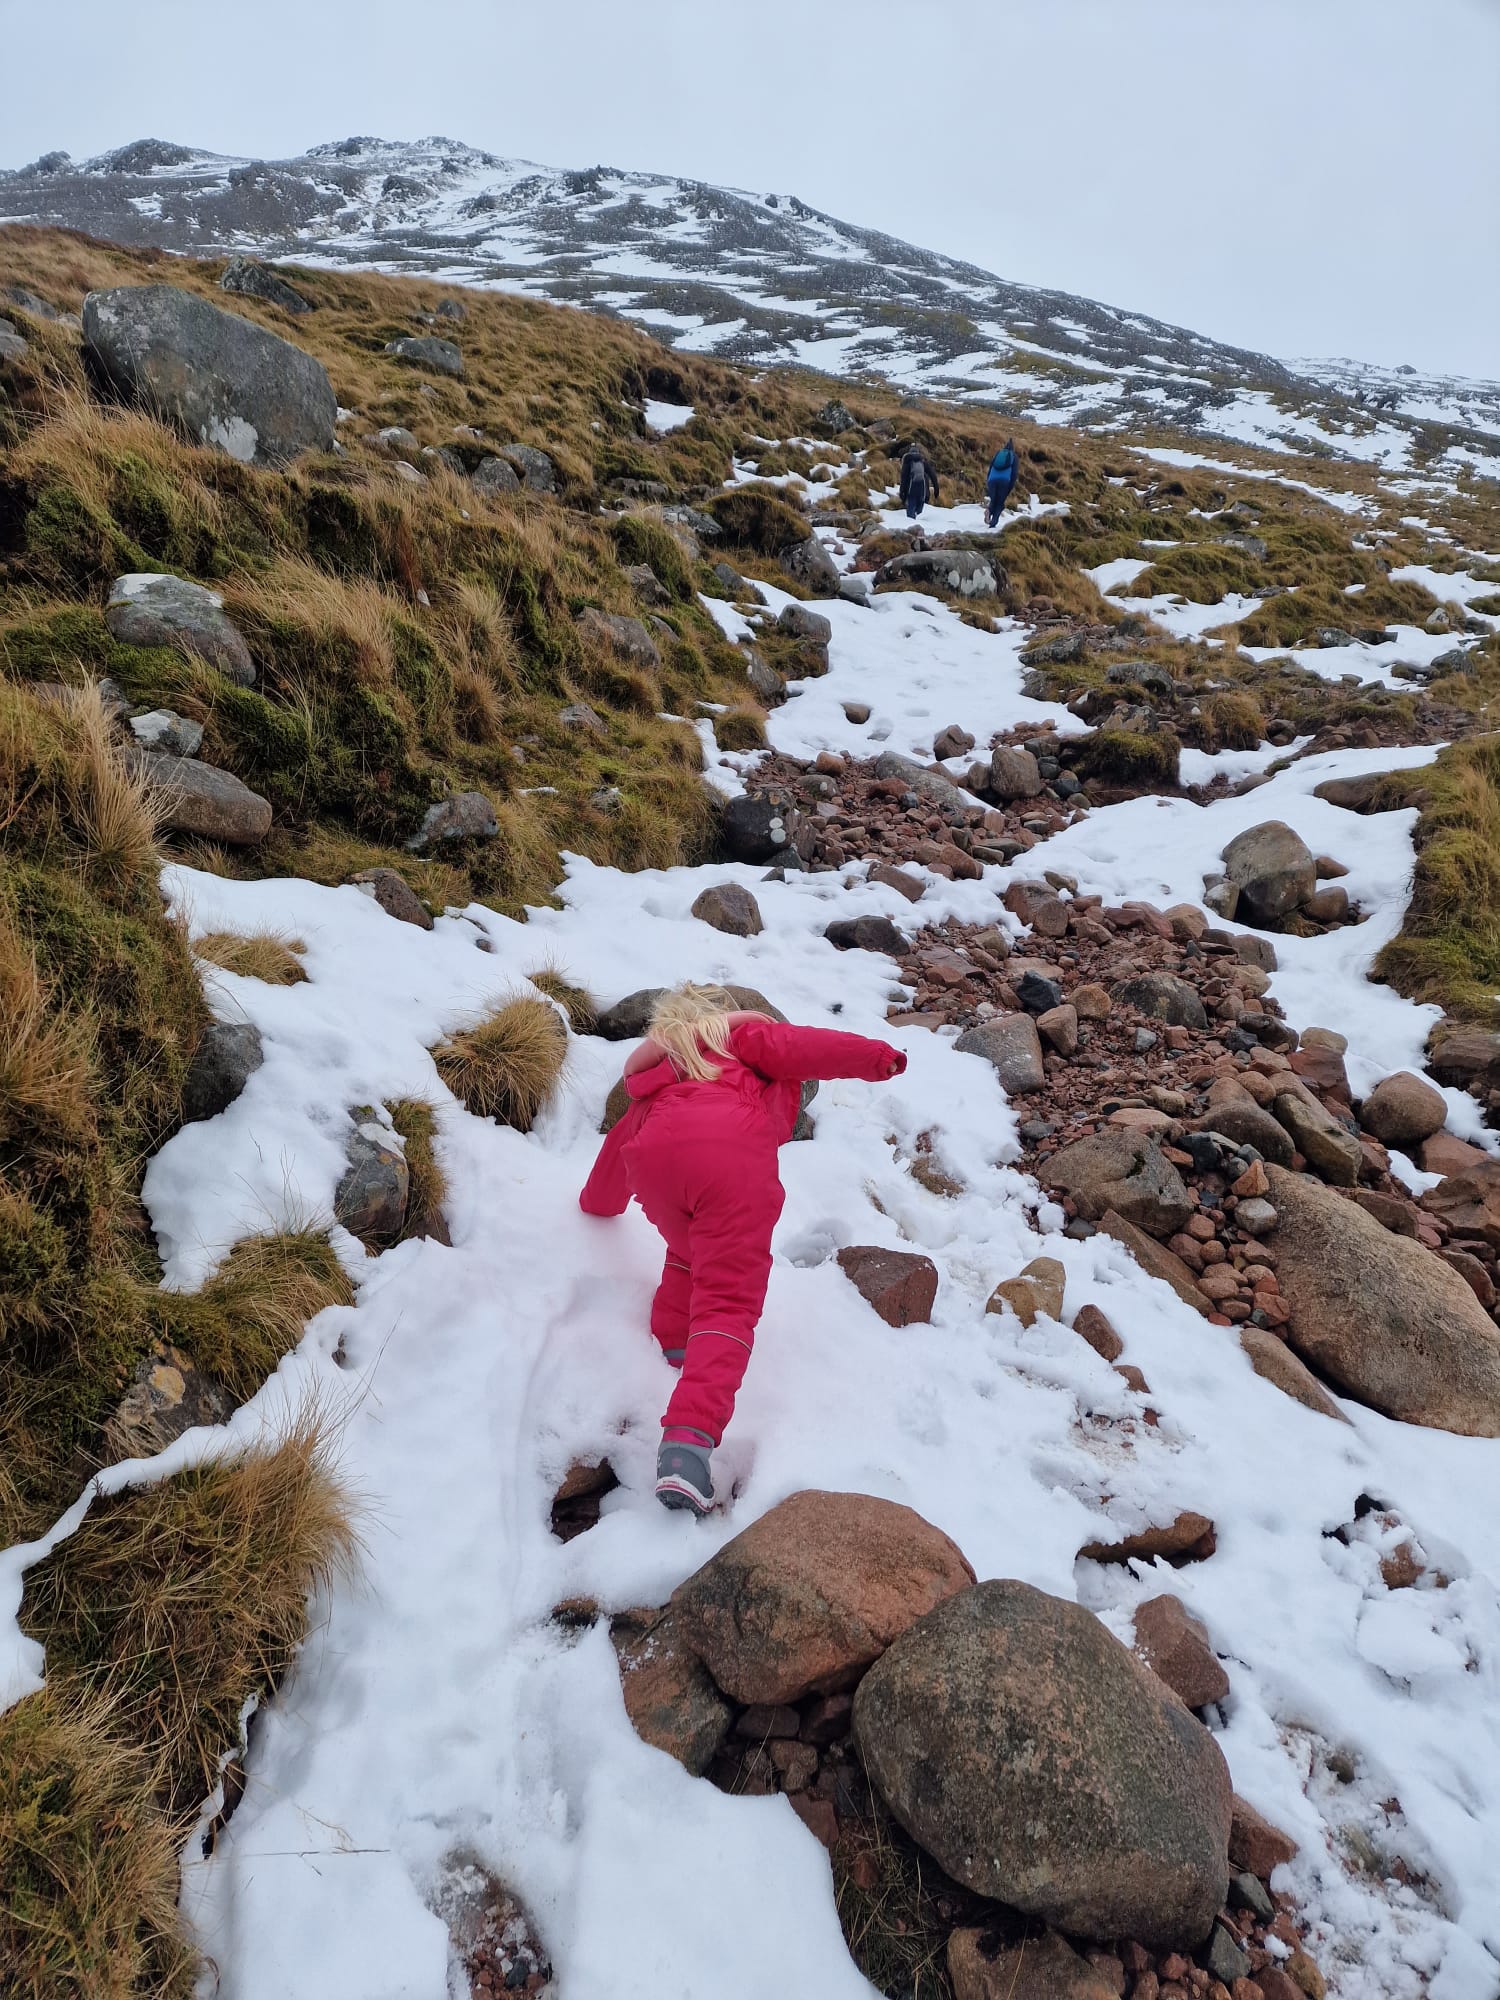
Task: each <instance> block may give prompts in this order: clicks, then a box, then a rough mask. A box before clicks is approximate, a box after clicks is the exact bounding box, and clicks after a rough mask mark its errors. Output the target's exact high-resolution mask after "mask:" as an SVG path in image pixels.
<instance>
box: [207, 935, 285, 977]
mask: <svg viewBox="0 0 1500 2000" xmlns="http://www.w3.org/2000/svg"><path fill="white" fill-rule="evenodd" d="M306 950H307V946H306V945H305V944H304V943H303V942H302V940H301V939H300V938H289V937H285V936H283V934H282V933H281V932H280V931H246V932H240V931H209V932H208V933H207V934H206V936H204V937H200V938H198V939H197V940H196V941H195V942H194V944H193V956H194V957H195V958H201V959H204V960H206V961H207V963H208V964H210V965H217V966H218V967H219V968H220V970H221V971H223V972H235V973H238V974H239V975H240V977H241V978H242V979H263V980H264V981H265V982H266V984H267V985H268V986H298V985H301V984H302V983H303V982H304V981H305V980H306V978H307V973H306V970H305V969H304V967H303V964H302V957H301V954H302V953H303V952H305V951H306Z"/></svg>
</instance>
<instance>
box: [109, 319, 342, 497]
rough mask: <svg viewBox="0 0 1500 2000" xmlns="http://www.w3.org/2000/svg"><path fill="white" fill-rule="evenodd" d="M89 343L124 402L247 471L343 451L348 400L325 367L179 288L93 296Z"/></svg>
mask: <svg viewBox="0 0 1500 2000" xmlns="http://www.w3.org/2000/svg"><path fill="white" fill-rule="evenodd" d="M83 338H84V344H85V346H86V347H87V349H88V351H89V355H90V357H91V359H92V360H93V362H94V363H95V365H96V366H97V367H98V368H99V370H100V371H101V372H102V374H103V375H104V376H105V377H106V378H107V379H108V380H109V381H110V382H111V383H113V385H114V386H115V388H116V389H118V390H120V391H121V393H122V394H124V395H127V396H129V397H130V398H131V400H132V401H134V402H136V403H139V404H141V405H142V406H143V407H144V408H145V409H147V410H150V411H151V412H152V413H153V414H155V415H157V416H161V417H164V418H167V419H169V420H170V421H171V422H173V423H175V424H177V425H178V426H179V427H180V428H181V429H182V430H184V431H185V432H186V433H187V435H188V436H189V437H190V438H192V439H194V440H195V441H196V442H197V443H199V444H205V445H213V446H216V447H217V448H218V449H219V450H221V451H226V452H228V453H229V456H230V457H231V458H237V459H239V460H240V461H241V462H242V463H243V464H246V465H252V464H253V465H278V464H282V463H284V462H285V461H286V460H288V459H291V458H295V457H296V456H297V455H298V453H299V452H304V451H326V450H327V449H328V448H329V447H330V445H332V443H333V436H334V425H335V424H336V422H337V420H338V401H337V398H336V397H335V396H334V393H333V387H332V385H331V383H330V382H329V380H328V375H327V371H326V370H325V369H324V367H323V365H322V363H321V362H319V361H315V360H314V359H313V357H312V356H311V355H310V354H306V353H304V352H303V350H302V349H301V348H300V347H294V346H293V345H292V343H291V342H290V341H289V340H282V339H280V338H279V337H278V336H277V335H276V334H274V333H267V332H266V330H265V328H264V327H259V326H256V325H254V324H253V323H252V322H251V321H250V320H247V319H241V318H239V316H238V315H237V314H235V313H230V312H224V311H222V310H221V309H220V308H219V307H218V306H211V305H210V304H209V303H208V301H207V300H206V299H200V298H196V297H195V296H194V295H193V294H192V293H191V292H184V291H181V290H179V288H178V287H177V286H176V285H124V286H120V287H118V288H117V289H116V290H114V291H108V292H90V293H89V295H88V297H87V298H86V299H85V300H84V302H83Z"/></svg>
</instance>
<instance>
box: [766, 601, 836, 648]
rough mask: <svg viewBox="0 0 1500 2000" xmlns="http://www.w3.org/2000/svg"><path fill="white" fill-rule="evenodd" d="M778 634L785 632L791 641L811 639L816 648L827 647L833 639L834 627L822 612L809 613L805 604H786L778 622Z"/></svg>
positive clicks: (782, 608)
mask: <svg viewBox="0 0 1500 2000" xmlns="http://www.w3.org/2000/svg"><path fill="white" fill-rule="evenodd" d="M776 629H777V631H778V632H785V633H786V635H787V637H788V638H790V639H810V640H811V641H812V643H813V644H814V645H815V646H826V645H827V644H828V642H829V640H830V639H831V638H832V637H833V626H832V624H831V623H830V622H829V620H828V619H826V618H825V617H824V616H823V614H822V612H821V611H809V610H808V608H807V606H806V605H805V604H784V605H783V606H782V607H781V612H780V615H779V616H778V617H777V620H776Z"/></svg>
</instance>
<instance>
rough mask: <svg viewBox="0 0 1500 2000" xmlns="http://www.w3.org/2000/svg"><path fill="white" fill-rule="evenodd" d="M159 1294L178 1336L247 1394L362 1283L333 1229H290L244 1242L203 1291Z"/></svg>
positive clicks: (235, 1391)
mask: <svg viewBox="0 0 1500 2000" xmlns="http://www.w3.org/2000/svg"><path fill="white" fill-rule="evenodd" d="M155 1296H156V1299H157V1300H158V1302H159V1307H160V1310H161V1312H162V1314H163V1316H164V1319H165V1324H166V1328H167V1330H168V1331H169V1332H170V1334H171V1336H172V1338H173V1339H174V1340H176V1341H178V1342H179V1343H180V1344H181V1345H182V1346H183V1347H185V1348H186V1349H187V1350H188V1352H189V1353H190V1354H191V1355H192V1357H193V1359H194V1360H195V1361H196V1362H197V1363H198V1365H199V1367H200V1368H203V1369H206V1370H207V1372H208V1373H209V1374H210V1375H213V1376H215V1377H216V1378H217V1379H218V1380H219V1381H220V1382H222V1383H223V1384H224V1386H225V1387H226V1388H227V1389H228V1390H229V1392H230V1394H231V1395H233V1396H234V1397H235V1399H236V1400H237V1401H243V1400H244V1399H245V1398H246V1397H247V1396H252V1395H254V1393H255V1392H256V1390H257V1389H259V1388H260V1386H261V1384H262V1383H263V1382H264V1381H265V1380H266V1378H267V1377H268V1376H269V1375H270V1374H271V1373H272V1372H273V1370H274V1369H275V1367H276V1364H277V1363H278V1362H279V1361H280V1360H281V1358H282V1356H283V1355H284V1354H289V1353H290V1352H291V1351H292V1349H293V1348H294V1347H295V1346H296V1345H297V1343H298V1341H299V1340H301V1338H302V1336H303V1334H304V1332H305V1331H306V1330H307V1324H308V1321H309V1320H311V1319H313V1318H315V1317H316V1315H317V1314H318V1313H320V1312H322V1311H323V1309H324V1307H325V1306H347V1305H352V1304H353V1303H354V1287H353V1285H352V1284H351V1283H350V1280H349V1278H348V1275H347V1274H346V1272H345V1271H344V1268H343V1266H342V1265H341V1264H340V1263H339V1260H338V1258H337V1256H336V1255H335V1254H334V1251H333V1248H332V1246H331V1244H330V1243H329V1241H328V1239H327V1237H326V1236H323V1235H321V1234H319V1233H318V1232H317V1231H316V1230H313V1229H282V1230H276V1231H273V1232H272V1233H270V1234H268V1235H265V1236H252V1237H249V1238H247V1240H246V1241H245V1242H243V1243H237V1244H236V1245H235V1246H234V1248H233V1250H231V1251H230V1253H229V1255H228V1257H226V1258H225V1260H224V1262H223V1263H222V1264H221V1265H220V1266H219V1268H218V1270H217V1271H215V1272H214V1274H213V1276H212V1277H211V1278H210V1279H209V1280H208V1282H207V1284H205V1285H204V1286H203V1287H202V1288H201V1290H199V1291H196V1292H186V1293H157V1294H156V1295H155Z"/></svg>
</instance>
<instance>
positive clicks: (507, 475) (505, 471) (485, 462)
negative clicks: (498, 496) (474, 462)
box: [471, 457, 521, 493]
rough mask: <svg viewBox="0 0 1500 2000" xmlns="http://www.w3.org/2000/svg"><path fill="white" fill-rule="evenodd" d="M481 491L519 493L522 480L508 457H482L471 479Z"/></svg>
mask: <svg viewBox="0 0 1500 2000" xmlns="http://www.w3.org/2000/svg"><path fill="white" fill-rule="evenodd" d="M471 484H472V485H473V487H474V489H475V491H476V492H479V493H519V492H520V490H521V481H520V478H519V476H518V475H517V472H516V468H515V467H514V466H513V465H512V464H511V462H510V460H509V459H508V458H499V457H491V458H485V459H481V460H480V462H479V466H478V469H477V470H476V472H475V473H474V476H473V479H472V481H471Z"/></svg>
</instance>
